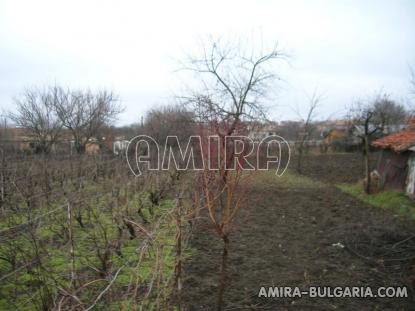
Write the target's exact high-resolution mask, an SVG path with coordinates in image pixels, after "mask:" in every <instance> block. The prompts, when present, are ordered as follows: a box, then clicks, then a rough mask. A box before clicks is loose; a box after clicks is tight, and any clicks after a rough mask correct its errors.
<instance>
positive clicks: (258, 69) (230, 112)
mask: <svg viewBox="0 0 415 311" xmlns="http://www.w3.org/2000/svg"><path fill="white" fill-rule="evenodd" d="M246 51H247V49H245V47H244V46H241V45H240V44H232V43H231V44H229V43H224V42H223V41H220V40H217V41H211V42H209V43H208V44H205V45H203V46H202V53H201V57H200V58H196V57H189V58H188V61H187V63H186V64H185V69H188V70H190V71H192V72H193V73H195V74H196V77H197V79H198V81H199V82H200V85H201V86H202V87H201V90H198V91H194V92H192V95H191V96H189V97H186V98H185V99H186V101H187V102H188V103H189V104H190V105H191V106H192V107H193V109H194V111H195V113H196V116H197V118H198V120H199V121H200V124H201V130H200V131H201V133H202V137H204V145H208V143H207V141H206V140H207V136H209V135H215V136H217V137H218V141H219V145H220V150H222V152H219V153H217V152H215V151H214V150H208V151H207V152H208V153H211V154H210V155H212V154H215V155H216V156H217V157H218V158H217V159H216V161H217V163H219V167H218V169H217V170H208V169H205V170H203V171H202V172H201V173H200V176H199V181H200V182H199V188H200V193H201V196H202V197H203V203H202V205H203V206H202V207H201V208H206V210H207V211H208V214H209V219H210V221H211V223H212V225H213V227H214V231H215V232H216V234H217V235H218V236H219V237H220V238H221V239H222V242H223V251H222V260H221V268H220V281H219V289H218V302H217V309H218V310H222V309H223V305H224V301H223V297H224V292H225V288H226V276H227V261H228V256H229V251H230V249H229V245H230V239H229V235H230V233H231V228H232V226H233V225H234V219H235V217H236V215H237V214H238V211H239V210H240V208H241V207H242V199H243V198H245V197H246V194H247V193H248V192H249V183H248V182H247V179H246V178H245V177H247V175H245V176H243V174H241V168H240V167H239V166H238V165H237V167H236V169H235V170H229V169H226V168H227V167H230V164H231V163H234V161H235V159H237V158H238V157H239V156H240V155H237V154H235V152H234V150H233V148H232V147H231V146H229V145H227V140H226V139H225V137H227V136H228V137H229V136H234V135H238V134H240V133H242V132H243V131H244V130H246V128H245V127H244V124H243V122H242V121H244V120H249V121H251V120H255V119H260V118H265V115H266V109H265V108H266V107H265V105H264V103H263V100H264V98H265V97H266V95H267V93H268V91H269V90H270V88H271V87H272V82H273V81H275V79H276V78H277V76H276V74H275V72H274V71H273V70H272V69H271V67H270V65H271V64H272V63H273V62H274V61H275V60H278V59H282V58H285V56H284V54H282V53H281V52H280V51H279V50H278V49H277V46H275V47H274V48H273V49H271V50H270V51H269V52H268V53H263V52H262V51H261V52H260V53H255V52H253V51H250V52H246ZM203 134H204V135H203ZM204 149H206V148H204ZM223 150H226V151H227V152H223ZM196 204H199V203H198V202H197V203H196Z"/></svg>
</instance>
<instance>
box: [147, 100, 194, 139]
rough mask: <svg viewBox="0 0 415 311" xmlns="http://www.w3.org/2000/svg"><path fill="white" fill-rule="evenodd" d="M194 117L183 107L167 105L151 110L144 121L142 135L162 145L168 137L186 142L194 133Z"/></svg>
mask: <svg viewBox="0 0 415 311" xmlns="http://www.w3.org/2000/svg"><path fill="white" fill-rule="evenodd" d="M193 121H194V115H193V113H192V112H191V111H189V110H187V109H186V108H185V107H183V106H179V105H168V106H161V107H157V108H153V109H151V110H150V111H149V112H148V113H147V115H146V117H145V120H144V133H145V134H146V135H149V136H151V137H153V138H154V139H155V140H156V141H157V142H158V143H160V144H164V142H165V141H166V138H167V136H168V135H176V136H177V137H178V138H179V140H180V141H183V142H186V141H187V139H188V138H189V136H190V135H191V134H192V133H193V131H194V128H193V127H194V122H193Z"/></svg>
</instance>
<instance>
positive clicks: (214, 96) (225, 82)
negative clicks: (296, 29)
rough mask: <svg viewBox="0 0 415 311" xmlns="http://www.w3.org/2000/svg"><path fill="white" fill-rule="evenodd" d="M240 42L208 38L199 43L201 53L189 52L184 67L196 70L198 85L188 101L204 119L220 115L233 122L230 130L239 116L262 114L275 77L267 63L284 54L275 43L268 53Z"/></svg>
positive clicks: (232, 129) (269, 63) (258, 115)
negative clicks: (254, 49) (199, 55)
mask: <svg viewBox="0 0 415 311" xmlns="http://www.w3.org/2000/svg"><path fill="white" fill-rule="evenodd" d="M247 50H248V48H247V47H246V46H244V45H242V44H233V43H229V42H223V41H221V40H216V41H215V40H210V41H209V42H208V43H205V44H203V45H202V53H201V57H200V58H198V57H192V56H189V57H188V60H187V62H185V63H184V69H187V70H190V71H192V72H193V73H195V74H196V76H197V79H198V81H199V82H200V85H201V90H200V91H195V92H193V94H192V95H191V96H190V97H187V98H186V99H188V102H189V103H191V104H193V108H194V111H196V113H197V115H198V116H199V117H200V118H203V119H204V120H206V119H209V118H219V119H220V120H223V121H229V122H231V123H232V126H230V127H229V128H228V129H227V131H228V132H229V133H232V132H233V131H234V130H235V128H236V126H237V125H238V123H239V122H240V120H241V119H243V118H245V119H247V120H255V119H258V118H265V115H266V106H265V104H264V102H263V100H264V99H265V98H266V96H267V94H268V93H269V91H270V89H271V88H272V87H273V85H272V83H273V82H275V80H276V79H277V78H278V76H277V75H276V73H275V71H273V70H271V68H270V65H272V63H274V62H273V61H275V60H278V59H285V58H286V55H285V54H283V53H282V52H280V51H279V50H278V46H277V45H275V46H274V48H272V49H271V50H270V51H269V52H268V53H263V51H260V52H259V53H258V52H255V51H253V50H251V51H249V52H247Z"/></svg>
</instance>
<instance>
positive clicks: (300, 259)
mask: <svg viewBox="0 0 415 311" xmlns="http://www.w3.org/2000/svg"><path fill="white" fill-rule="evenodd" d="M248 205H249V206H251V207H253V208H251V209H250V210H249V212H246V211H245V212H244V213H243V214H242V215H240V217H239V219H238V222H239V226H238V227H239V228H240V229H241V230H240V231H239V232H234V234H233V236H232V238H231V243H232V244H231V252H230V279H231V283H230V286H229V288H228V290H227V292H226V295H225V296H226V297H225V300H226V302H227V307H226V310H413V309H411V306H412V305H414V304H415V303H414V300H413V293H412V292H410V293H409V294H410V296H411V297H410V298H407V299H405V298H399V299H393V298H373V299H361V298H360V299H359V298H357V299H355V298H336V299H333V298H332V299H329V298H322V299H317V298H313V299H311V298H304V297H303V298H297V299H293V298H290V299H281V298H268V299H266V298H258V292H259V289H260V287H261V286H265V287H267V288H268V287H269V286H299V287H301V288H307V287H308V286H310V285H315V286H373V287H377V286H393V285H402V284H403V280H406V275H408V273H407V271H403V268H402V267H399V269H395V270H394V271H393V273H392V272H391V271H389V270H382V269H380V268H379V267H378V266H377V265H373V264H370V263H368V262H367V261H366V260H364V259H363V258H360V257H358V256H356V255H355V254H352V253H351V252H350V251H348V250H347V248H346V249H342V248H340V247H335V246H333V244H335V243H338V242H340V243H342V244H346V242H347V241H349V240H350V237H356V236H359V232H360V231H362V232H364V230H366V229H367V228H381V229H382V228H385V230H386V231H385V232H386V233H390V232H400V236H388V234H383V236H385V237H386V238H387V239H393V238H395V239H396V240H397V241H399V240H400V238H401V236H407V235H409V234H411V232H412V233H413V232H415V229H414V228H413V225H412V224H409V223H407V222H406V221H405V220H403V219H399V218H398V217H396V216H394V215H393V214H392V213H390V212H387V211H383V210H380V209H377V208H374V207H371V206H367V205H365V204H363V203H361V202H359V201H357V200H355V199H353V198H352V197H350V196H348V195H347V194H344V193H342V192H341V191H340V190H338V189H337V188H335V187H334V186H331V185H326V184H320V183H315V184H311V185H310V184H305V185H303V184H301V183H300V184H294V185H289V186H286V185H282V184H281V181H272V179H270V178H266V180H262V179H261V182H258V183H257V184H256V186H255V188H254V189H253V191H252V193H251V194H250V198H249V202H248ZM382 230H383V229H382ZM405 234H406V235H405ZM389 235H390V234H389ZM192 246H193V247H194V248H195V249H196V252H195V254H194V256H193V257H192V260H191V261H190V262H188V263H187V266H186V276H187V277H186V281H185V290H184V300H185V301H186V302H187V309H188V310H214V309H215V307H214V306H215V302H216V282H217V272H216V271H217V269H218V266H219V265H218V258H219V256H220V247H221V244H220V241H219V240H218V239H217V238H216V237H215V236H214V235H213V234H212V233H211V231H210V230H208V229H207V228H206V227H203V226H200V227H199V228H197V229H196V231H195V233H194V237H193V239H192ZM402 275H404V276H402ZM407 284H410V281H409V280H408V283H407Z"/></svg>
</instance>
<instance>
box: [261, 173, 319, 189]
mask: <svg viewBox="0 0 415 311" xmlns="http://www.w3.org/2000/svg"><path fill="white" fill-rule="evenodd" d="M258 180H259V181H260V182H263V183H268V184H273V185H277V186H279V187H282V188H320V187H323V186H324V183H322V182H320V181H317V180H315V179H312V178H310V177H307V176H304V175H301V174H298V173H296V172H294V171H292V170H287V171H285V173H284V174H283V175H282V176H277V175H276V174H275V172H273V171H264V172H261V173H260V174H259V176H258Z"/></svg>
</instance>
